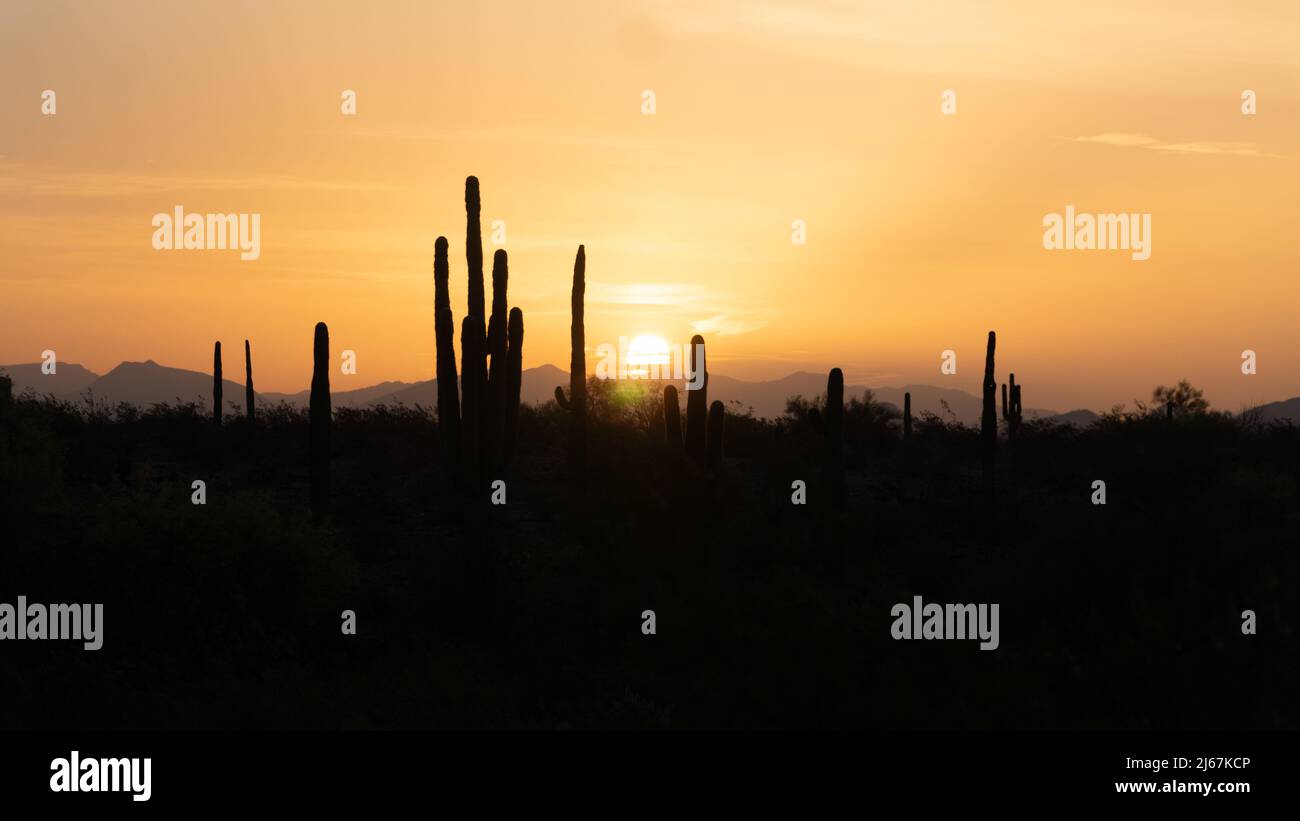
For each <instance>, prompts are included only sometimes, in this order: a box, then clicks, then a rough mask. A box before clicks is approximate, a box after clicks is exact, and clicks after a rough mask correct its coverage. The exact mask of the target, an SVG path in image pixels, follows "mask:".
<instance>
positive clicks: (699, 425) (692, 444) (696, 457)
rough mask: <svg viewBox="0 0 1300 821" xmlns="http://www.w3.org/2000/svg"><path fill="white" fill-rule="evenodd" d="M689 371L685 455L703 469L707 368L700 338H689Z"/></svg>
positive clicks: (707, 405)
mask: <svg viewBox="0 0 1300 821" xmlns="http://www.w3.org/2000/svg"><path fill="white" fill-rule="evenodd" d="M689 357H690V359H689V361H690V365H691V367H690V371H689V372H688V373H687V374H686V380H687V381H686V455H687V456H689V457H690V458H691V460H692V461H694V462H695V463H696V464H697V465H701V466H702V465H704V463H705V459H706V454H705V449H706V448H707V446H708V431H707V429H706V425H707V424H708V421H707V416H708V408H709V367H708V358H707V357H706V356H705V350H704V337H702V336H700V335H699V334H696V335H695V336H693V337H691V351H690V354H689Z"/></svg>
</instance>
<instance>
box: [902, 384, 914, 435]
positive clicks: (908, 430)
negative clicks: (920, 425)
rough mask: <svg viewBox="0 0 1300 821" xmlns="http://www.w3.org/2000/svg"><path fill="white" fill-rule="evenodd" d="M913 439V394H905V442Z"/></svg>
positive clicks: (909, 392)
mask: <svg viewBox="0 0 1300 821" xmlns="http://www.w3.org/2000/svg"><path fill="white" fill-rule="evenodd" d="M911 438H912V393H911V391H906V392H904V393H903V441H904V442H906V441H907V440H909V439H911Z"/></svg>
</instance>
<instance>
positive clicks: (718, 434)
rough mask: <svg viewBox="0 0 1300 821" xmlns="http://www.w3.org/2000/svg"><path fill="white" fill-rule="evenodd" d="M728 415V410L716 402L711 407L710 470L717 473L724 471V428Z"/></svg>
mask: <svg viewBox="0 0 1300 821" xmlns="http://www.w3.org/2000/svg"><path fill="white" fill-rule="evenodd" d="M726 415H727V410H726V408H725V407H724V406H723V404H722V403H721V402H719V401H717V400H714V402H713V404H712V405H709V432H708V460H707V464H708V468H709V470H711V471H713V472H714V473H717V472H718V471H719V470H721V469H722V428H723V424H724V420H725V418H726Z"/></svg>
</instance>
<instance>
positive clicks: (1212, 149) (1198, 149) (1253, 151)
mask: <svg viewBox="0 0 1300 821" xmlns="http://www.w3.org/2000/svg"><path fill="white" fill-rule="evenodd" d="M1074 142H1076V143H1101V144H1102V145H1113V146H1117V147H1120V148H1146V149H1150V150H1152V151H1167V152H1170V153H1173V154H1222V155H1227V156H1233V157H1276V156H1278V155H1277V154H1267V153H1264V152H1262V151H1260V150H1259V148H1258V147H1257V146H1256V145H1255V143H1247V142H1216V141H1213V140H1200V141H1195V142H1184V143H1167V142H1163V141H1161V140H1158V139H1156V138H1155V137H1152V136H1150V135H1147V134H1118V133H1117V134H1098V135H1096V136H1095V137H1075V138H1074Z"/></svg>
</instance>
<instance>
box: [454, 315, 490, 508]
mask: <svg viewBox="0 0 1300 821" xmlns="http://www.w3.org/2000/svg"><path fill="white" fill-rule="evenodd" d="M484 345H485V338H484V332H483V320H482V319H481V318H480V317H476V316H467V317H465V318H464V319H463V320H461V323H460V356H461V372H460V401H461V408H460V411H461V413H460V422H461V445H460V458H461V466H462V467H463V468H464V473H465V482H466V485H467V486H468V488H469V489H470V490H471V491H477V490H478V489H479V484H480V483H481V482H482V479H483V475H482V471H483V468H484V465H483V450H482V447H481V444H482V442H481V436H482V423H483V394H484V388H485V387H486V385H485V383H486V382H487V376H486V372H485V371H484V369H483V367H482V361H483V348H484Z"/></svg>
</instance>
